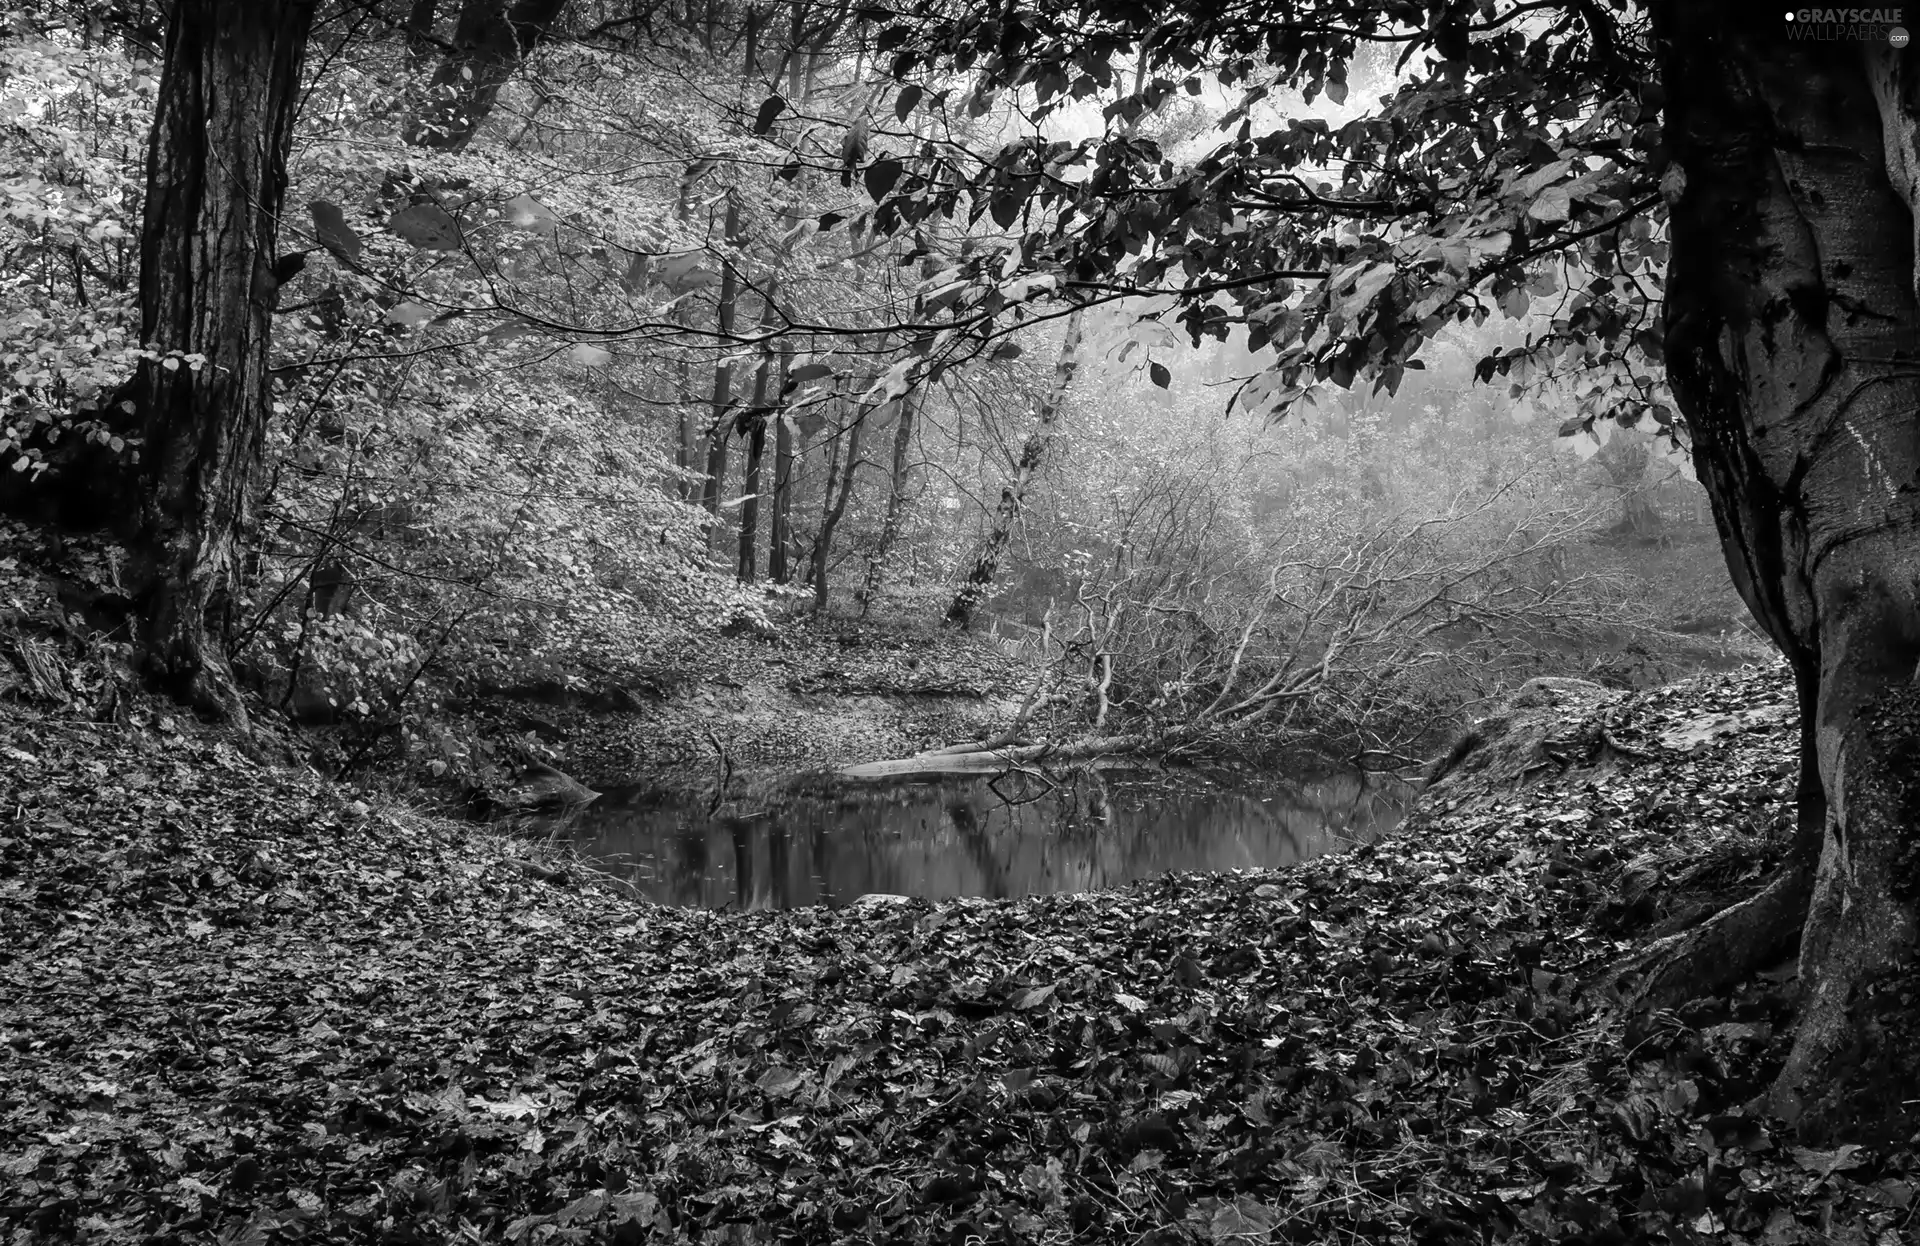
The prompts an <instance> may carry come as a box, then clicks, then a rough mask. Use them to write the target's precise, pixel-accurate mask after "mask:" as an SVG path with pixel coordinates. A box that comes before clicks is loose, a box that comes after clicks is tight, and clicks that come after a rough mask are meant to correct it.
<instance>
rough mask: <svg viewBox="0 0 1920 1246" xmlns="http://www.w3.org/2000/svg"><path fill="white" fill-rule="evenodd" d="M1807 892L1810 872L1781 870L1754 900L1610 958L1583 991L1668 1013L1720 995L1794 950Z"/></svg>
mask: <svg viewBox="0 0 1920 1246" xmlns="http://www.w3.org/2000/svg"><path fill="white" fill-rule="evenodd" d="M1812 894H1813V876H1812V872H1811V871H1809V870H1807V869H1806V868H1805V867H1804V866H1800V865H1795V864H1788V865H1785V866H1782V867H1781V868H1780V870H1779V871H1778V872H1777V873H1775V874H1774V876H1773V877H1772V878H1771V879H1769V880H1768V881H1767V883H1766V885H1765V886H1763V887H1762V888H1761V889H1760V890H1759V891H1758V892H1757V893H1755V894H1754V895H1751V896H1749V897H1747V898H1746V899H1745V900H1742V901H1740V902H1739V903H1737V904H1732V905H1729V906H1728V907H1726V908H1724V909H1721V910H1720V911H1719V912H1718V913H1715V914H1714V915H1713V916H1712V917H1709V918H1707V920H1705V921H1703V922H1701V923H1700V924H1699V925H1697V926H1694V927H1692V928H1690V929H1687V930H1683V931H1681V932H1679V933H1678V934H1673V935H1668V936H1667V937H1666V938H1664V939H1656V940H1655V941H1654V942H1652V943H1651V944H1649V945H1647V946H1646V947H1644V948H1642V949H1640V950H1639V951H1638V952H1635V953H1633V954H1632V955H1631V956H1628V957H1626V958H1625V959H1623V960H1620V961H1616V962H1615V963H1614V964H1613V965H1612V966H1610V967H1609V968H1608V969H1607V970H1606V971H1605V972H1603V973H1602V974H1601V975H1600V976H1599V978H1597V979H1596V980H1595V981H1594V982H1593V983H1591V984H1590V985H1589V986H1588V988H1587V991H1588V993H1591V994H1613V995H1617V996H1619V997H1621V998H1622V999H1624V1000H1625V1001H1626V1002H1628V1003H1630V1004H1636V1005H1639V1004H1645V1005H1651V1006H1653V1007H1656V1008H1667V1007H1672V1006H1673V1005H1675V1004H1680V1003H1683V1002H1685V1001H1686V1000H1689V999H1692V998H1695V997H1696V996H1700V995H1706V994H1710V993H1712V992H1714V991H1718V990H1721V989H1722V988H1724V987H1727V986H1730V985H1732V984H1733V983H1735V982H1739V981H1741V980H1742V979H1744V978H1747V977H1749V976H1750V975H1752V974H1754V973H1757V972H1758V971H1760V970H1762V969H1765V968H1766V967H1767V966H1769V965H1772V964H1775V963H1776V962H1778V961H1779V960H1780V958H1781V957H1783V956H1785V955H1787V954H1788V953H1789V952H1791V951H1792V950H1793V948H1794V946H1795V945H1796V943H1797V942H1798V941H1799V938H1800V926H1801V923H1802V922H1804V921H1805V920H1806V916H1807V904H1808V901H1809V900H1810V898H1811V897H1812Z"/></svg>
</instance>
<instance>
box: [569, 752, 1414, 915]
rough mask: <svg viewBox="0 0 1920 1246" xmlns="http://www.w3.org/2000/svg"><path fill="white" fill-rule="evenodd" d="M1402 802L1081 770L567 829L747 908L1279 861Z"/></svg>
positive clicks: (758, 787)
mask: <svg viewBox="0 0 1920 1246" xmlns="http://www.w3.org/2000/svg"><path fill="white" fill-rule="evenodd" d="M1383 782H1386V783H1390V781H1383ZM1408 799H1409V797H1408V795H1407V792H1406V790H1405V789H1404V788H1399V787H1390V786H1384V785H1382V784H1381V783H1380V782H1372V781H1367V780H1364V779H1363V778H1362V777H1361V776H1358V775H1352V774H1336V775H1332V776H1328V777H1322V778H1317V779H1312V780H1307V781H1302V782H1299V783H1296V784H1292V785H1289V786H1286V787H1283V788H1263V789H1260V790H1258V791H1254V790H1244V789H1236V788H1234V787H1222V786H1216V785H1214V784H1211V783H1205V782H1197V781H1195V780H1193V779H1192V777H1191V776H1189V777H1188V778H1186V779H1185V780H1184V781H1182V782H1180V783H1178V784H1172V785H1170V784H1169V783H1168V782H1167V781H1166V780H1165V779H1164V778H1160V779H1152V778H1145V777H1134V778H1115V777H1111V776H1109V777H1106V778H1101V777H1098V776H1096V775H1095V774H1093V773H1091V772H1082V773H1079V774H1076V775H1075V776H1074V777H1072V778H1070V779H1065V780H1062V781H1060V782H1057V783H1050V782H1048V781H1046V780H1042V779H1038V778H1036V777H1033V776H1029V775H1024V774H1011V775H1005V776H1002V777H1000V778H998V779H992V780H990V779H987V778H983V777H966V778H951V779H943V780H940V781H938V782H903V783H887V784H875V783H849V782H847V781H844V780H839V779H836V778H834V777H832V776H800V777H797V778H796V777H792V776H777V777H763V778H759V779H750V780H746V781H741V780H738V779H736V781H735V783H734V785H733V786H731V787H730V788H729V789H728V792H727V798H726V799H725V800H724V801H719V802H716V800H715V799H714V796H713V794H712V793H711V792H709V793H688V792H663V791H659V790H649V789H642V788H627V789H621V788H615V789H612V790H609V791H607V792H606V793H605V794H604V795H603V796H602V797H601V798H600V799H599V800H597V801H595V802H594V803H593V804H592V805H591V806H589V807H588V808H587V809H586V810H585V811H584V812H583V813H581V814H580V815H579V816H578V818H577V819H576V820H574V821H573V822H571V823H570V824H569V826H568V828H567V829H568V830H569V832H570V833H571V836H572V838H573V842H574V844H575V845H576V846H577V847H578V848H579V849H580V850H581V851H582V852H583V853H584V854H585V855H586V856H587V857H589V858H590V859H592V860H593V861H594V863H595V864H597V865H598V866H599V867H600V868H602V869H605V870H607V871H609V872H611V873H613V874H615V875H617V876H619V877H622V878H625V879H628V880H630V881H631V882H632V883H633V884H634V885H635V886H637V887H638V888H639V890H640V891H641V892H642V893H643V894H644V895H646V896H647V897H648V898H650V899H652V900H655V901H658V902H660V903H663V904H674V905H693V906H704V907H707V908H715V909H720V908H725V909H733V910H747V911H753V910H765V909H783V908H792V907H797V906H800V905H808V904H845V903H847V902H849V901H852V900H854V899H856V898H858V897H860V896H862V895H866V894H869V893H873V892H883V893H891V894H896V895H909V896H920V897H924V898H926V899H929V900H941V899H951V898H955V897H960V896H985V897H991V898H996V899H1010V898H1016V897H1021V896H1030V895H1040V894H1045V893H1049V892H1061V891H1092V890H1098V889H1101V888H1106V887H1117V886H1121V885H1123V884H1126V883H1130V882H1134V881H1137V880H1139V879H1144V878H1152V877H1155V876H1157V875H1161V874H1166V873H1170V872H1173V871H1180V870H1199V871H1225V870H1233V869H1253V868H1264V867H1272V866H1281V865H1289V864H1292V863H1293V862H1295V861H1300V860H1304V859H1306V858H1308V857H1314V856H1319V855H1321V854H1322V853H1327V852H1336V851H1340V850H1342V849H1345V848H1349V847H1352V846H1353V845H1355V844H1357V843H1362V842H1365V841H1367V840H1370V839H1372V838H1374V837H1375V836H1377V835H1379V834H1380V833H1382V832H1384V831H1386V830H1389V829H1391V828H1392V827H1393V826H1394V825H1395V824H1396V823H1397V822H1398V821H1399V819H1400V815H1401V813H1402V812H1403V810H1404V809H1405V807H1406V804H1407V802H1408Z"/></svg>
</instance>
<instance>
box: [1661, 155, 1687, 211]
mask: <svg viewBox="0 0 1920 1246" xmlns="http://www.w3.org/2000/svg"><path fill="white" fill-rule="evenodd" d="M1686 193H1687V171H1686V170H1685V169H1683V168H1681V167H1680V166H1679V165H1677V164H1670V165H1668V166H1667V171H1666V172H1665V173H1662V174H1661V175H1660V197H1661V198H1662V199H1664V200H1666V201H1667V203H1668V205H1669V206H1671V205H1673V204H1676V203H1679V202H1680V196H1682V195H1684V194H1686Z"/></svg>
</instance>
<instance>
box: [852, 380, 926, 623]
mask: <svg viewBox="0 0 1920 1246" xmlns="http://www.w3.org/2000/svg"><path fill="white" fill-rule="evenodd" d="M913 399H914V395H913V394H912V393H906V394H902V395H901V396H900V400H899V407H900V411H899V414H898V415H897V416H896V417H895V419H894V423H893V474H892V478H891V479H890V480H889V481H888V488H887V514H886V518H885V519H884V520H882V521H881V524H880V543H879V544H878V545H877V546H875V547H874V551H873V555H872V557H870V558H868V559H867V582H866V584H865V585H864V586H863V587H862V588H861V590H860V614H861V616H862V617H863V618H864V617H865V616H866V614H867V612H868V611H870V610H872V609H873V599H874V598H875V597H878V596H879V595H880V586H881V583H882V582H883V580H884V579H885V577H886V568H887V557H888V555H890V554H892V553H893V547H894V543H895V542H897V541H898V540H899V539H900V525H901V521H902V518H903V517H904V516H905V514H906V510H907V455H908V454H909V453H910V452H911V451H912V449H913V414H914V404H913Z"/></svg>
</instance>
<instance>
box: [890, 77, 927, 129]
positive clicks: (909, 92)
mask: <svg viewBox="0 0 1920 1246" xmlns="http://www.w3.org/2000/svg"><path fill="white" fill-rule="evenodd" d="M920 94H921V92H920V88H919V87H918V86H917V85H915V84H914V83H911V82H909V83H908V84H907V85H906V86H903V87H901V88H900V94H898V95H896V96H894V99H893V115H894V116H895V117H897V118H899V119H900V120H901V121H905V120H906V119H907V114H908V113H910V112H912V111H913V106H914V105H915V104H918V103H919V102H920Z"/></svg>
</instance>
